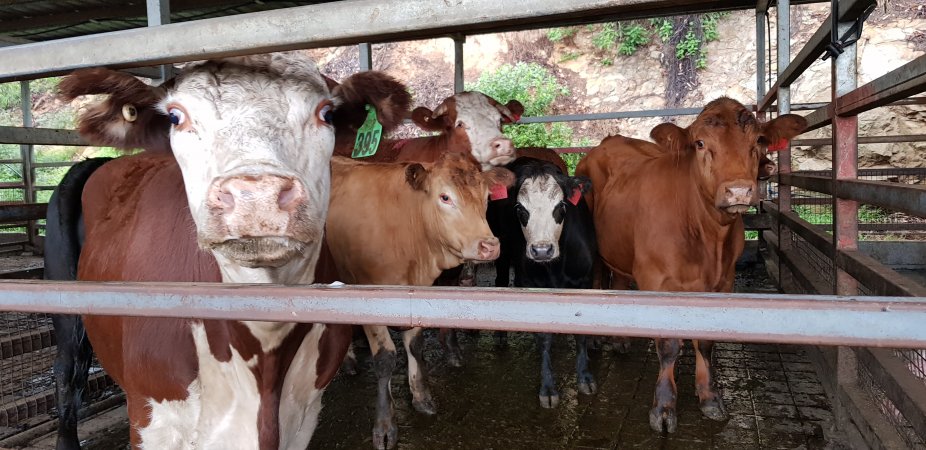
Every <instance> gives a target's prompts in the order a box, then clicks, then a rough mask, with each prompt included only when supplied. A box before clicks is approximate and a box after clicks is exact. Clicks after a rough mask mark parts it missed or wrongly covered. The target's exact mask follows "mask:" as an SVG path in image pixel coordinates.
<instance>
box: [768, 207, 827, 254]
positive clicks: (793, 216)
mask: <svg viewBox="0 0 926 450" xmlns="http://www.w3.org/2000/svg"><path fill="white" fill-rule="evenodd" d="M762 210H763V211H765V212H767V213H769V214H771V215H772V216H774V217H775V219H777V220H778V222H780V223H782V224H784V225H786V226H787V227H788V228H790V229H791V231H793V232H794V233H796V234H797V235H798V236H800V237H802V238H804V240H806V241H807V242H808V243H810V245H812V246H813V247H814V248H816V249H817V250H818V251H820V252H821V253H823V254H824V255H826V256H828V257H829V258H832V257H833V255H834V254H835V252H836V250H835V248H834V247H833V236H831V235H829V234H826V233H824V232H822V231H820V230H819V229H817V227H816V226H814V225H813V224H811V223H810V222H808V221H806V220H804V219H802V218H801V216H799V215H797V213H795V212H794V211H780V210H779V209H778V205H777V204H775V203H774V202H769V201H765V202H762Z"/></svg>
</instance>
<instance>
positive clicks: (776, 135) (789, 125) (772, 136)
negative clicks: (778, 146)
mask: <svg viewBox="0 0 926 450" xmlns="http://www.w3.org/2000/svg"><path fill="white" fill-rule="evenodd" d="M804 128H807V119H805V118H803V117H801V116H799V115H797V114H784V115H781V116H778V117H776V118H775V119H774V120H771V121H768V122H765V123H763V124H762V136H761V137H760V138H759V144H760V145H770V144H775V143H778V142H779V141H781V140H783V139H791V138H793V137H794V136H797V135H799V134H801V133H802V132H803V131H804Z"/></svg>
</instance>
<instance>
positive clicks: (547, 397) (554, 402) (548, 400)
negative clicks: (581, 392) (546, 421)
mask: <svg viewBox="0 0 926 450" xmlns="http://www.w3.org/2000/svg"><path fill="white" fill-rule="evenodd" d="M558 405H559V392H556V391H550V392H549V393H545V392H543V391H542V390H541V392H540V406H542V407H544V408H547V409H553V408H556V407H557V406H558Z"/></svg>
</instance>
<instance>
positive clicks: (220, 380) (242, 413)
mask: <svg viewBox="0 0 926 450" xmlns="http://www.w3.org/2000/svg"><path fill="white" fill-rule="evenodd" d="M190 328H191V332H192V334H193V343H194V345H195V346H196V356H197V360H198V361H197V362H198V364H199V373H198V376H197V377H196V379H195V380H193V382H192V383H190V386H189V387H188V388H187V391H188V392H189V397H188V398H187V399H186V400H182V401H165V402H160V403H156V402H153V401H149V404H150V405H151V423H150V424H149V426H147V427H145V428H144V429H142V430H139V434H140V435H141V438H142V443H143V446H144V448H151V449H162V448H181V449H186V448H189V449H194V448H195V449H201V448H223V449H226V448H227V449H254V448H258V435H257V414H258V410H259V408H260V393H259V392H258V388H257V379H256V378H255V377H254V373H253V372H252V371H251V368H252V367H253V366H254V365H255V364H256V363H257V357H256V356H255V357H253V358H251V359H250V360H248V361H245V360H244V359H243V358H242V357H241V354H239V353H238V352H237V351H236V350H235V349H231V354H232V357H231V359H230V360H229V361H228V362H220V361H218V360H217V359H215V357H214V356H213V355H212V352H211V350H210V348H209V341H208V339H207V338H206V330H205V327H204V326H203V324H202V323H201V322H193V323H192V324H191V327H190Z"/></svg>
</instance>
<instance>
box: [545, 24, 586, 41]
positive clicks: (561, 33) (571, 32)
mask: <svg viewBox="0 0 926 450" xmlns="http://www.w3.org/2000/svg"><path fill="white" fill-rule="evenodd" d="M578 31H579V30H578V28H576V27H560V28H550V29H549V30H547V38H548V39H549V40H551V41H553V42H559V41H562V40H564V39H568V38H571V37H573V36H575V35H576V32H578Z"/></svg>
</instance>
